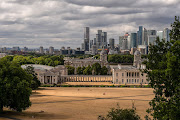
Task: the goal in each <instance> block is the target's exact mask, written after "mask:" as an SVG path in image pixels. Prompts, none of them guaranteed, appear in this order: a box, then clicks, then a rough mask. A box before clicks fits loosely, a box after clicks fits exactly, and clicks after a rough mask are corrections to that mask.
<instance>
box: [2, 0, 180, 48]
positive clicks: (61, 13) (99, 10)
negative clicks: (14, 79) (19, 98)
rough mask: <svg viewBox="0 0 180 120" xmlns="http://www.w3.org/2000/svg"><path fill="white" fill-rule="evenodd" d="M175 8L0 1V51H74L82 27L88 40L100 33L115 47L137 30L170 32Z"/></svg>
mask: <svg viewBox="0 0 180 120" xmlns="http://www.w3.org/2000/svg"><path fill="white" fill-rule="evenodd" d="M39 6H41V7H39ZM179 6H180V1H178V0H166V1H165V0H149V1H147V2H144V1H143V0H138V1H136V3H134V1H133V0H128V1H119V0H111V1H105V0H101V2H99V1H97V0H96V1H95V0H94V1H83V0H76V1H72V0H61V1H59V0H53V1H48V0H43V1H42V0H31V1H29V0H23V1H21V0H8V1H7V0H1V1H0V13H1V14H0V42H1V44H0V47H13V46H20V47H24V46H27V47H28V48H39V46H44V47H45V48H49V46H54V47H55V48H61V47H62V46H65V47H68V46H70V47H71V48H77V47H81V44H80V43H82V42H83V41H84V36H83V35H84V33H83V29H84V27H90V40H93V39H94V38H95V37H96V36H95V34H96V33H97V30H103V31H106V32H107V33H108V38H107V40H109V38H114V39H115V43H116V44H117V43H118V41H119V36H122V35H124V34H125V32H128V33H134V32H137V31H138V27H139V26H143V27H145V28H146V29H149V30H151V29H155V30H163V29H164V28H166V27H168V28H170V24H171V23H172V22H173V19H174V16H175V15H178V11H180V7H179Z"/></svg>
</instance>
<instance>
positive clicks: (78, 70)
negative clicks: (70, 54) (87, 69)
mask: <svg viewBox="0 0 180 120" xmlns="http://www.w3.org/2000/svg"><path fill="white" fill-rule="evenodd" d="M77 74H78V75H82V74H83V70H82V68H81V67H78V68H77Z"/></svg>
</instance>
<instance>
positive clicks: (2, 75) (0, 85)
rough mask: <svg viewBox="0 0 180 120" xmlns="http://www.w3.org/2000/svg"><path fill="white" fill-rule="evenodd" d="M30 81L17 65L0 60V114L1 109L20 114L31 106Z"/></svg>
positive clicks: (27, 75)
mask: <svg viewBox="0 0 180 120" xmlns="http://www.w3.org/2000/svg"><path fill="white" fill-rule="evenodd" d="M31 80H32V76H31V75H29V74H27V73H26V72H25V71H24V70H23V69H22V68H21V67H20V65H19V64H17V63H15V62H9V61H7V59H0V112H2V111H3V107H9V108H11V109H13V110H16V111H19V112H21V111H22V110H25V109H26V108H28V107H29V106H30V105H31V102H30V100H29V97H30V95H31V91H32V90H31V88H30V84H31Z"/></svg>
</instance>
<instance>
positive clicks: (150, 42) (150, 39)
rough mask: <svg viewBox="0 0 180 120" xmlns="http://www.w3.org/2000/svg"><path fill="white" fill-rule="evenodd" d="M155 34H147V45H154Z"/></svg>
mask: <svg viewBox="0 0 180 120" xmlns="http://www.w3.org/2000/svg"><path fill="white" fill-rule="evenodd" d="M156 37H157V36H156V35H149V36H148V45H150V44H152V45H155V41H156Z"/></svg>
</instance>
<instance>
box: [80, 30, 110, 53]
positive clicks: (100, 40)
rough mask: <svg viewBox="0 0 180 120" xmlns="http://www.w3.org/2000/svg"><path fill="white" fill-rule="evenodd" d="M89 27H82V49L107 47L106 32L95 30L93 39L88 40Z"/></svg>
mask: <svg viewBox="0 0 180 120" xmlns="http://www.w3.org/2000/svg"><path fill="white" fill-rule="evenodd" d="M89 36H90V28H89V27H85V28H84V42H83V43H82V49H83V50H84V51H90V50H92V49H102V48H107V46H108V44H107V32H103V31H102V30H97V34H96V36H95V38H94V39H93V40H90V37H89Z"/></svg>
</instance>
